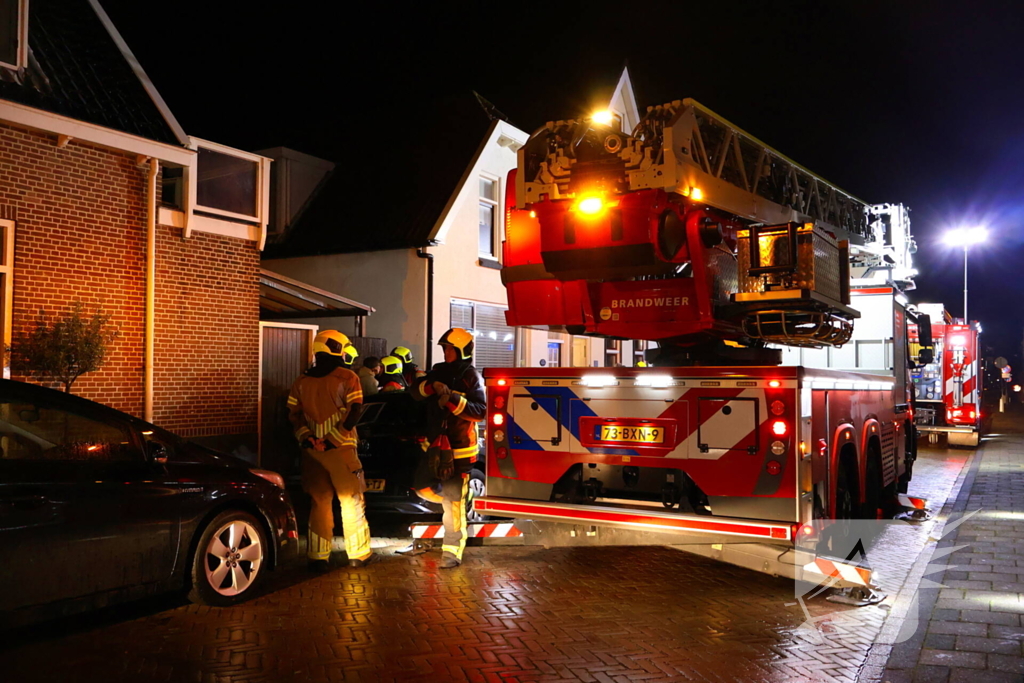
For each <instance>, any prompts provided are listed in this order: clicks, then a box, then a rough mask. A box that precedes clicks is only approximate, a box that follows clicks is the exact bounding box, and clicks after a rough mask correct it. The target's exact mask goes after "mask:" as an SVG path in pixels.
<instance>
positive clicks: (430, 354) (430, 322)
mask: <svg viewBox="0 0 1024 683" xmlns="http://www.w3.org/2000/svg"><path fill="white" fill-rule="evenodd" d="M416 255H417V256H419V257H420V258H425V259H427V367H426V369H427V370H428V371H429V370H430V369H431V368H433V367H434V255H433V254H431V253H430V252H428V251H427V250H426V249H419V250H418V251H417V252H416Z"/></svg>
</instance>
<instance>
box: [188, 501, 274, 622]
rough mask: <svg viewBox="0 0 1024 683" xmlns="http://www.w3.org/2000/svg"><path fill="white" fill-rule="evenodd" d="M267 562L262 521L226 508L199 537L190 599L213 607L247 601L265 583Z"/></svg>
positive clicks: (267, 549)
mask: <svg viewBox="0 0 1024 683" xmlns="http://www.w3.org/2000/svg"><path fill="white" fill-rule="evenodd" d="M268 561H269V547H268V545H267V535H266V533H265V532H264V530H263V525H262V524H261V523H260V522H259V520H257V519H256V518H255V517H253V516H252V515H251V514H249V513H247V512H243V511H241V510H226V511H224V512H222V513H220V514H219V515H217V516H216V517H214V518H213V520H212V521H210V523H209V524H207V525H206V527H205V528H204V529H203V532H202V534H200V536H199V542H198V543H197V544H196V551H195V555H194V556H193V558H192V581H191V590H190V591H189V594H188V598H189V600H191V601H192V602H195V603H198V604H200V605H208V606H212V607H227V606H229V605H235V604H238V603H240V602H242V601H244V600H247V599H248V598H249V597H250V596H252V595H254V594H255V593H256V590H257V588H258V587H259V585H260V584H261V583H262V582H263V578H264V576H265V575H266V573H267V571H268V569H269V567H267V566H266V565H267V562H268Z"/></svg>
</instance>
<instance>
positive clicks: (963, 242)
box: [945, 226, 988, 325]
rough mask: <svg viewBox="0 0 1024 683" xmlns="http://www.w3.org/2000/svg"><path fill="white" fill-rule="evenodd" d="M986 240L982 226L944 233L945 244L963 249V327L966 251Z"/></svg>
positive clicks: (965, 290)
mask: <svg viewBox="0 0 1024 683" xmlns="http://www.w3.org/2000/svg"><path fill="white" fill-rule="evenodd" d="M986 239H988V229H987V228H985V227H984V226H978V227H976V228H956V229H955V230H950V231H949V232H947V233H946V238H945V242H946V244H948V245H950V246H953V247H963V248H964V325H969V324H970V320H968V318H967V249H968V248H969V247H970V246H971V245H973V244H981V243H982V242H984V241H985V240H986Z"/></svg>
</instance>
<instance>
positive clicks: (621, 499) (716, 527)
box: [475, 100, 924, 586]
mask: <svg viewBox="0 0 1024 683" xmlns="http://www.w3.org/2000/svg"><path fill="white" fill-rule="evenodd" d="M518 155H519V156H518V166H517V168H516V169H514V170H513V171H511V172H510V174H509V177H508V183H507V186H506V192H507V194H506V207H507V213H506V240H505V242H504V245H503V249H504V251H503V256H504V259H503V270H502V280H503V282H504V284H505V286H506V289H507V293H508V302H509V310H508V313H507V322H508V323H509V324H510V325H517V326H523V327H530V328H536V329H541V330H558V331H564V332H568V333H570V334H577V335H579V334H584V335H594V336H599V337H605V338H608V339H641V340H649V341H652V342H656V343H657V345H658V346H657V348H655V349H653V350H652V351H649V352H648V357H647V361H648V363H649V364H650V365H651V366H652V367H649V368H642V369H634V368H515V369H509V368H500V369H497V368H495V369H485V371H484V379H485V383H486V386H487V396H488V403H489V414H488V423H487V434H486V444H487V448H486V451H487V459H486V474H487V495H486V496H485V497H482V498H478V499H477V500H476V501H475V506H476V509H477V510H478V511H481V512H484V513H485V514H490V515H494V516H500V517H508V518H514V519H517V520H519V521H518V522H517V523H516V525H515V526H516V528H517V530H518V531H517V533H519V534H521V535H524V536H526V537H531V536H532V540H533V541H534V542H537V543H542V544H544V545H559V544H566V543H602V544H614V545H621V544H627V545H628V544H634V543H651V542H658V543H666V542H668V543H673V544H683V545H686V547H687V549H688V550H690V551H692V552H696V553H700V554H704V555H707V556H710V557H714V558H717V559H721V560H723V561H726V562H732V563H735V564H739V565H742V566H746V567H750V568H752V569H755V570H758V571H766V572H770V573H773V574H777V575H783V576H789V577H793V578H797V579H807V578H811V579H813V578H814V577H818V578H822V577H831V580H832V581H833V582H834V583H835V584H836V585H849V586H853V585H858V584H859V585H864V584H865V583H867V581H868V578H867V575H866V574H865V573H864V572H865V570H864V568H863V567H860V566H856V565H855V563H854V564H852V565H851V564H850V558H848V557H845V556H843V557H839V558H838V559H835V558H833V559H829V558H827V557H826V555H827V554H828V553H829V552H833V551H835V548H833V547H832V542H833V540H834V539H832V538H830V537H829V532H828V528H835V527H836V525H834V524H833V525H831V527H829V526H828V525H822V524H820V523H819V522H821V521H822V520H829V519H831V520H850V519H855V518H868V519H876V518H878V517H879V516H880V515H882V514H883V513H888V512H891V511H892V508H893V506H894V505H897V504H898V503H899V502H901V501H902V502H903V503H904V504H912V505H915V506H920V507H923V505H924V502H923V501H921V500H920V499H910V498H908V497H906V496H902V497H901V496H900V494H901V493H905V492H906V491H907V487H908V484H909V482H910V479H911V475H912V468H913V462H914V459H915V458H916V450H915V443H916V438H915V432H914V421H913V415H912V408H911V405H912V400H911V392H912V384H911V379H910V374H909V369H910V367H909V362H908V337H907V332H908V322H909V321H912V320H913V319H914V318H913V313H912V312H908V308H907V302H906V299H905V298H904V294H903V293H904V292H905V291H906V290H908V289H911V288H912V287H913V276H914V274H915V272H916V271H914V269H913V267H912V260H911V254H912V253H913V252H914V251H915V247H914V244H913V239H912V237H911V234H910V223H909V216H908V213H907V210H906V208H905V207H903V206H900V205H893V204H881V205H869V204H867V203H865V202H863V201H861V200H860V199H858V198H856V197H854V196H852V195H850V194H849V193H846V192H844V191H842V190H841V189H839V188H838V187H836V186H835V185H833V184H831V183H829V182H827V181H826V180H824V179H823V178H821V177H819V176H817V175H816V174H814V173H812V172H811V171H809V170H807V169H806V168H804V167H803V166H800V165H799V164H797V163H796V162H794V161H792V160H791V159H789V158H788V157H786V156H784V155H782V154H781V153H779V152H777V151H776V150H774V149H772V148H771V147H769V146H768V145H766V144H765V143H763V142H761V141H760V140H758V139H757V138H755V137H753V136H751V135H750V134H748V133H746V132H744V131H742V130H741V129H739V128H738V127H737V126H735V125H733V124H731V123H730V122H728V121H727V120H725V119H724V118H722V117H721V116H719V115H717V114H715V113H714V112H712V111H711V110H709V109H707V108H706V107H704V106H702V105H700V104H699V103H697V102H695V101H693V100H681V101H674V102H670V103H667V104H664V105H661V106H656V107H651V108H649V109H648V110H647V112H646V114H645V115H644V116H643V117H642V120H641V121H640V123H639V124H638V125H637V126H636V128H635V129H634V130H633V131H632V132H631V133H630V134H627V133H626V132H625V131H623V130H622V129H621V124H620V123H619V122H618V121H617V120H616V119H614V118H613V119H612V120H611V122H610V123H602V122H599V119H597V118H596V117H585V118H580V119H573V120H564V121H555V122H550V123H548V124H546V125H545V126H543V127H542V128H540V129H539V130H537V131H536V132H535V133H533V135H532V136H531V137H530V138H529V140H528V141H527V143H526V144H525V146H524V147H522V148H521V149H520V150H519V152H518ZM784 360H786V361H787V362H783V361H784ZM527 520H528V521H527ZM840 526H842V525H840ZM528 541H529V539H528ZM802 541H806V542H802ZM844 561H845V562H847V564H845V565H844V564H843V562H844Z"/></svg>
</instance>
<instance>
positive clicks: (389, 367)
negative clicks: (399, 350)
mask: <svg viewBox="0 0 1024 683" xmlns="http://www.w3.org/2000/svg"><path fill="white" fill-rule="evenodd" d="M380 364H381V365H383V366H384V374H385V375H401V374H402V361H400V360H398V359H397V358H395V357H394V356H384V357H383V358H381V359H380Z"/></svg>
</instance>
